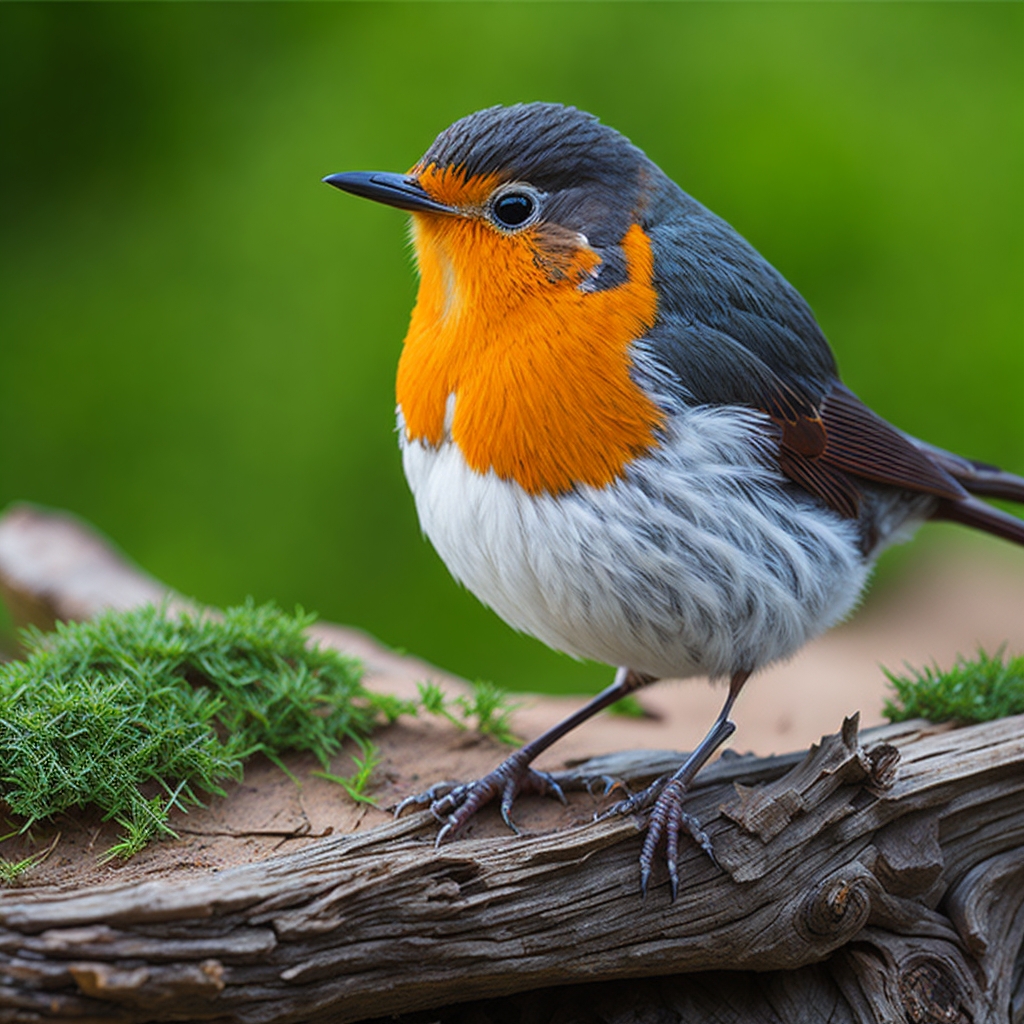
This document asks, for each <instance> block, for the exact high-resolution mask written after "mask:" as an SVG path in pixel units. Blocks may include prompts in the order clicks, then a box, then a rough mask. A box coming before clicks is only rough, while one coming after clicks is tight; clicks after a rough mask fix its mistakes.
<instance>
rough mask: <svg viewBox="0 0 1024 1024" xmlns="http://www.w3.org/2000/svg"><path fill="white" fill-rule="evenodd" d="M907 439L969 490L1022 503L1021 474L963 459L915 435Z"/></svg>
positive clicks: (1023, 478)
mask: <svg viewBox="0 0 1024 1024" xmlns="http://www.w3.org/2000/svg"><path fill="white" fill-rule="evenodd" d="M911 440H913V442H914V443H915V444H916V445H917V447H918V448H920V449H922V450H923V451H924V452H925V453H926V454H927V455H928V456H929V457H930V458H931V460H932V462H934V463H935V464H936V465H938V466H939V467H940V468H942V469H944V470H945V471H946V472H947V473H948V474H949V475H950V476H951V477H953V479H954V480H956V481H957V483H959V484H962V485H963V487H964V488H965V490H968V491H970V492H971V494H978V495H981V497H983V498H1002V499H1004V500H1005V501H1018V502H1021V503H1024V477H1019V476H1015V475H1014V474H1013V473H1007V472H1005V471H1004V470H1001V469H1000V468H999V467H998V466H990V465H988V464H987V463H984V462H975V461H974V460H973V459H965V458H963V456H960V455H954V454H953V453H952V452H947V451H943V450H942V449H941V448H936V447H935V446H934V445H930V444H926V443H925V442H924V441H919V440H918V439H917V438H916V437H915V438H911Z"/></svg>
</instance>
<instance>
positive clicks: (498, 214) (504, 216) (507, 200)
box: [491, 190, 537, 231]
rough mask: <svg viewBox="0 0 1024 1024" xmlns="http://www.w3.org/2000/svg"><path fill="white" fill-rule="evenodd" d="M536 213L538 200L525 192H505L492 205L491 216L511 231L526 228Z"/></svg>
mask: <svg viewBox="0 0 1024 1024" xmlns="http://www.w3.org/2000/svg"><path fill="white" fill-rule="evenodd" d="M536 212H537V200H536V198H535V197H534V196H532V195H531V194H530V193H529V192H525V191H518V190H517V191H514V192H503V193H502V194H501V195H500V196H498V198H497V199H495V200H494V202H493V203H491V216H492V217H493V218H494V220H495V221H496V222H497V223H498V225H499V226H500V227H503V228H506V229H507V230H510V231H514V230H516V229H517V228H521V227H524V226H525V225H526V224H527V223H528V222H530V221H531V220H532V219H533V215H534V214H535V213H536Z"/></svg>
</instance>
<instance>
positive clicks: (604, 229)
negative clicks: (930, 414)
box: [324, 103, 1024, 897]
mask: <svg viewBox="0 0 1024 1024" xmlns="http://www.w3.org/2000/svg"><path fill="white" fill-rule="evenodd" d="M324 181H326V182H327V183H328V184H330V185H333V186H335V187H336V188H339V189H342V190H343V191H345V192H351V193H354V194H355V195H358V196H363V197H365V198H368V199H373V200H376V201H377V202H381V203H385V204H387V205H389V206H394V207H398V208H399V209H401V210H407V211H409V212H410V213H411V214H412V238H413V244H414V247H415V252H416V259H417V263H418V265H419V272H420V284H419V294H418V296H417V299H416V305H415V308H414V309H413V312H412V318H411V322H410V325H409V331H408V334H407V335H406V338H405V345H404V348H403V351H402V355H401V359H400V361H399V365H398V380H397V400H398V411H397V415H398V436H399V443H400V446H401V450H402V460H403V465H404V468H405V474H406V477H407V479H408V481H409V486H410V487H411V489H412V492H413V495H414V497H415V501H416V509H417V512H418V514H419V519H420V523H421V525H422V527H423V530H424V532H425V533H426V534H427V536H428V537H429V538H430V540H431V541H432V543H433V544H434V547H435V548H436V549H437V551H438V553H439V554H440V556H441V558H442V559H443V560H444V562H445V564H446V565H447V566H448V568H449V570H450V571H451V573H452V575H453V576H455V578H456V579H457V580H459V581H460V582H461V583H463V584H464V585H465V586H466V587H468V588H469V589H470V590H471V591H472V592H473V593H474V594H475V595H476V596H477V597H478V598H480V600H481V601H483V602H484V603H485V604H487V605H489V606H490V607H491V608H493V609H494V610H495V611H496V612H497V613H498V614H499V615H500V616H501V617H502V618H503V619H505V621H506V622H508V623H509V624H510V625H511V626H513V627H514V628H516V629H519V630H522V631H524V632H526V633H529V634H531V635H533V636H535V637H537V638H538V639H540V640H542V641H544V643H546V644H548V645H549V646H550V647H553V648H555V649H556V650H559V651H564V652H566V653H567V654H570V655H573V656H576V657H580V658H590V659H593V660H596V661H601V662H605V663H607V664H609V665H613V666H618V671H617V673H616V675H615V680H614V682H613V684H612V685H611V686H609V687H608V688H607V689H606V690H604V691H603V692H602V693H600V694H599V695H598V696H597V697H595V698H594V699H593V700H592V701H591V702H590V703H589V704H587V705H586V706H585V707H584V708H582V709H581V710H579V711H578V712H576V713H575V714H573V715H571V716H570V717H569V718H567V719H566V720H565V721H563V722H561V723H560V724H559V725H557V726H555V727H554V728H552V729H550V730H549V731H548V732H546V733H544V734H543V735H542V736H540V737H538V738H537V739H535V740H533V741H532V742H530V743H527V744H526V745H525V746H524V747H522V748H521V749H519V750H517V751H516V752H515V753H513V754H512V755H511V756H509V757H508V758H506V760H505V761H504V762H502V764H500V765H499V766H498V767H497V768H495V769H494V771H492V772H490V773H489V774H488V775H486V776H484V777H483V778H481V779H479V780H477V781H474V782H468V783H463V784H457V785H456V784H452V783H441V784H439V785H438V786H435V787H433V788H432V789H430V790H428V791H427V792H426V793H423V794H418V795H416V796H414V797H410V798H409V799H408V800H406V801H403V803H402V804H401V805H400V808H399V809H401V807H404V806H407V805H408V804H410V803H429V805H430V807H431V809H432V810H433V812H434V814H435V816H436V817H437V818H438V820H439V821H442V822H443V827H442V828H441V829H440V831H439V833H438V836H437V842H438V844H440V843H441V842H443V841H444V840H445V839H448V838H450V837H452V836H454V835H455V834H456V833H458V832H459V830H460V829H462V828H463V827H464V826H465V825H466V823H467V822H468V821H469V820H470V818H471V817H472V816H473V815H474V814H475V813H476V811H477V810H479V808H480V807H482V806H483V805H485V804H486V803H488V802H489V801H491V800H495V799H499V800H500V804H501V811H502V815H503V817H504V819H505V821H506V823H507V824H508V825H509V826H510V827H511V828H514V827H515V826H514V825H513V824H512V821H511V817H510V812H511V808H512V804H513V801H514V799H515V798H516V796H517V795H518V794H520V793H523V792H534V793H539V794H544V795H551V796H554V797H557V798H559V799H562V800H564V795H563V793H562V789H561V787H560V785H559V782H558V779H557V778H555V777H554V776H552V775H550V774H547V773H545V772H542V771H537V770H535V769H534V768H532V767H530V763H531V762H532V761H533V759H534V758H535V757H536V756H537V755H538V754H540V753H541V751H543V750H545V749H546V748H547V747H549V746H550V745H551V744H552V743H554V742H555V741H556V740H557V739H559V738H560V737H562V736H564V735H565V734H566V733H567V732H569V730H571V729H573V728H575V727H576V726H577V725H579V724H580V723H581V722H583V721H584V720H586V719H587V718H589V717H590V716H591V715H593V714H595V713H596V712H598V711H600V710H601V709H602V708H606V707H608V705H610V704H612V703H614V702H615V701H617V700H619V699H620V698H621V697H624V696H625V695H626V694H629V693H632V692H633V691H635V690H637V689H638V688H640V687H642V686H647V685H648V684H650V683H653V682H654V681H656V680H658V679H661V678H685V677H688V676H708V677H709V678H710V679H712V680H716V679H727V680H728V694H727V696H726V699H725V703H724V706H723V707H722V711H721V714H720V715H719V716H718V718H717V720H716V721H715V723H714V724H713V725H712V727H711V729H710V730H709V731H708V733H707V735H706V736H705V738H704V739H703V740H702V741H701V743H700V744H699V746H698V747H697V749H696V750H694V752H693V753H692V754H690V755H689V757H687V758H686V760H685V762H684V763H683V764H682V765H681V766H680V768H679V770H678V771H676V772H675V774H674V775H672V776H670V777H668V778H667V779H660V780H658V781H657V782H656V783H654V784H653V785H652V786H651V787H649V788H648V789H647V790H644V791H643V792H642V793H638V794H636V795H634V796H632V797H630V798H628V799H626V800H623V801H621V802H620V803H619V804H617V805H616V807H615V808H614V809H613V810H615V811H621V812H623V813H625V812H633V811H636V810H640V809H648V808H649V809H650V815H649V819H648V825H647V835H646V837H645V841H644V845H643V850H642V853H641V856H640V868H641V888H642V890H643V891H646V889H647V885H648V880H649V878H650V874H651V869H652V865H653V863H654V859H655V855H656V852H657V849H658V846H659V843H660V842H661V841H662V840H664V843H665V847H666V859H667V865H668V871H669V877H670V884H671V888H672V894H673V897H674V895H675V892H676V888H677V885H678V877H677V868H676V858H677V852H678V844H679V839H680V837H681V835H683V834H684V833H688V834H689V835H690V836H691V837H692V838H693V839H694V840H695V841H696V842H698V843H699V844H700V845H701V846H702V847H703V848H704V849H705V850H707V851H708V852H709V853H711V852H712V847H711V843H710V841H709V839H708V836H707V835H706V834H705V832H704V831H703V829H702V828H701V827H700V824H699V823H698V822H697V821H696V820H695V819H694V818H693V817H691V816H690V815H689V814H687V813H686V811H685V810H684V809H683V797H684V794H685V793H686V791H687V788H688V787H689V786H690V784H691V783H692V781H693V779H694V776H695V775H696V774H697V772H698V771H699V770H700V768H701V767H702V766H703V765H704V764H705V763H706V762H707V760H708V759H709V758H710V757H711V755H712V754H713V753H714V751H715V750H716V749H717V748H718V747H719V746H720V745H721V744H722V743H723V742H724V741H725V740H726V739H727V738H728V737H729V736H730V735H731V734H732V732H733V731H734V729H735V726H734V725H733V723H732V722H730V721H729V713H730V710H731V708H732V706H733V703H734V701H735V700H736V698H737V696H738V695H739V693H740V690H741V689H742V687H743V685H744V684H745V683H746V681H747V679H748V678H749V677H750V676H751V674H752V673H754V672H756V671H758V670H759V669H761V668H763V667H765V666H766V665H769V664H771V663H772V662H775V661H778V660H779V659H782V658H787V657H789V656H790V655H792V654H793V653H794V652H795V651H796V650H798V649H799V648H800V647H801V646H802V645H803V644H805V643H807V641H808V640H810V639H812V638H813V637H815V636H817V635H819V634H820V633H822V632H823V631H824V630H826V629H828V628H829V627H830V626H832V625H834V624H835V623H837V622H838V621H840V620H841V619H843V618H844V617H845V616H846V615H847V614H849V612H850V611H851V610H852V609H853V608H854V606H855V605H856V604H857V601H858V599H859V597H860V594H861V592H862V590H863V589H864V586H865V583H866V582H867V579H868V576H869V574H870V572H871V567H872V564H873V562H874V561H875V559H876V558H877V557H878V555H879V553H880V552H881V551H882V550H884V549H885V548H886V547H888V546H889V545H890V544H892V543H894V542H896V541H899V540H904V539H906V538H908V537H909V535H910V534H911V533H912V532H913V531H914V529H915V528H916V527H917V526H919V525H920V524H921V523H923V522H924V521H926V520H931V519H945V520H953V521H955V522H959V523H965V524H967V525H969V526H973V527H976V528H978V529H981V530H984V531H986V532H989V533H993V534H996V535H997V536H1000V537H1003V538H1006V539H1007V540H1010V541H1015V542H1016V543H1019V544H1024V522H1022V521H1021V520H1019V519H1016V518H1015V517H1013V516H1011V515H1009V514H1008V513H1006V512H1003V511H1000V510H999V509H996V508H994V507H992V506H990V505H988V504H986V503H985V502H983V501H980V500H978V497H976V496H981V497H986V498H1004V499H1010V500H1012V501H1017V502H1021V501H1024V479H1022V478H1020V477H1017V476H1013V475H1011V474H1009V473H1004V472H1002V471H1000V470H998V469H996V468H995V467H992V466H988V465H984V464H982V463H979V462H973V461H970V460H968V459H964V458H961V457H959V456H957V455H953V454H950V453H949V452H945V451H942V450H941V449H938V448H934V447H932V446H931V445H928V444H925V443H924V442H922V441H918V440H917V439H915V438H913V437H910V436H909V435H907V434H904V433H903V432H901V431H900V430H897V429H896V428H895V427H893V426H890V425H889V424H888V423H887V422H886V421H885V420H883V419H881V418H880V417H879V416H877V415H876V414H875V413H874V412H872V411H871V410H870V409H869V408H868V407H867V406H865V405H864V404H863V403H862V402H861V401H860V400H859V399H858V398H857V396H856V395H855V394H854V393H853V392H852V391H850V390H849V389H848V388H846V387H845V386H844V385H843V384H842V383H841V381H840V379H839V375H838V370H837V368H836V363H835V359H834V357H833V354H832V351H831V349H830V348H829V345H828V342H827V341H826V340H825V337H824V335H823V334H822V332H821V329H820V328H819V326H818V324H817V323H816V321H815V319H814V315H813V314H812V312H811V310H810V308H809V307H808V305H807V303H806V302H805V301H804V300H803V298H802V297H801V296H800V295H799V294H798V293H797V291H796V290H795V289H794V288H793V287H792V285H790V284H789V283H788V282H787V281H786V280H785V279H784V278H783V277H782V275H781V274H779V273H778V271H776V270H775V269H774V268H773V267H772V266H770V265H769V264H768V263H767V261H766V260H764V259H763V258H762V257H761V256H760V255H759V254H758V253H757V252H756V251H755V250H754V249H753V248H752V247H751V246H750V245H749V244H748V243H747V242H746V241H745V240H744V239H743V238H741V237H740V235H739V234H737V233H736V232H735V231H734V230H733V229H732V228H731V227H730V226H729V225H728V224H726V223H725V222H724V221H723V220H721V219H720V218H718V217H716V216H715V215H714V214H713V213H711V212H710V211H708V210H707V209H705V208H704V207H703V206H701V205H700V203H698V202H697V201H696V200H694V199H692V198H691V197H690V196H689V195H687V194H686V193H685V192H683V190H682V189H680V188H679V186H678V185H676V184H675V183H674V182H673V181H672V180H671V179H669V178H668V176H667V175H665V174H664V173H663V172H662V171H661V170H660V168H658V167H657V166H656V165H655V164H654V163H652V162H651V161H650V160H649V159H648V158H647V156H645V154H644V153H643V152H641V151H640V150H639V149H638V148H637V147H635V146H634V145H632V144H631V143H630V142H629V140H628V139H626V138H625V137H624V136H622V135H620V134H619V133H618V132H616V131H614V130H613V129H611V128H608V127H606V126H605V125H602V124H601V123H600V122H599V121H598V120H597V119H596V118H595V117H593V116H592V115H590V114H586V113H583V112H582V111H579V110H576V109H574V108H572V107H565V106H561V105H558V104H551V103H529V104H520V105H516V106H511V107H492V108H490V109H487V110H481V111H478V112H477V113H474V114H470V115H469V116H468V117H465V118H463V119H462V120H460V121H457V122H455V124H453V125H451V126H450V127H449V128H446V129H445V130H444V131H443V132H442V133H441V134H440V135H439V136H438V137H437V139H436V140H435V141H434V143H433V144H432V145H431V146H430V148H429V149H428V150H427V152H426V154H425V155H424V157H423V158H422V160H420V161H419V163H417V164H416V165H415V166H414V167H413V168H412V170H411V171H409V173H408V174H392V173H379V172H361V171H360V172H350V173H343V174H333V175H330V176H329V177H327V178H325V179H324Z"/></svg>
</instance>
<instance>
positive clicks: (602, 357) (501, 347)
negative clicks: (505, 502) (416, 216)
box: [396, 228, 664, 495]
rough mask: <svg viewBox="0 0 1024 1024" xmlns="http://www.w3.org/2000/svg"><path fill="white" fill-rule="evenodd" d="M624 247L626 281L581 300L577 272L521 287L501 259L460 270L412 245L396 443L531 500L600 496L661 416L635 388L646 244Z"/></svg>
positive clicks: (459, 263)
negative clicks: (433, 450)
mask: <svg viewBox="0 0 1024 1024" xmlns="http://www.w3.org/2000/svg"><path fill="white" fill-rule="evenodd" d="M627 243H628V245H629V246H631V247H632V250H635V251H633V252H632V257H631V258H632V262H631V264H630V266H631V268H632V276H631V277H630V278H629V280H627V281H626V282H624V283H623V284H621V285H619V286H618V287H616V288H612V289H608V290H606V291H603V292H586V291H583V290H581V289H580V287H579V286H578V282H577V277H578V275H575V274H567V275H566V276H565V277H564V279H562V280H559V281H547V280H544V281H543V282H542V283H540V284H538V282H536V281H530V282H525V283H524V281H523V279H522V278H523V275H522V274H521V273H520V270H519V268H518V267H517V265H516V264H515V262H514V261H510V259H509V257H508V253H507V252H504V251H502V250H496V251H495V252H494V253H491V254H490V255H488V253H486V252H484V253H482V254H479V255H478V256H477V258H476V259H475V260H474V261H473V262H472V263H470V262H468V261H466V260H456V259H455V258H454V257H453V255H452V251H451V245H450V244H445V243H444V240H443V239H442V240H441V241H438V240H436V239H433V238H432V237H430V236H426V237H418V238H417V254H418V259H419V265H420V272H421V279H420V290H419V294H418V297H417V302H416V307H415V309H414V311H413V315H412V320H411V323H410V327H409V332H408V334H407V336H406V339H405V345H404V348H403V351H402V357H401V360H400V362H399V368H398V380H397V385H396V391H397V399H398V405H399V407H400V409H401V411H402V416H403V421H404V428H403V429H404V431H405V439H406V440H407V441H419V442H422V443H424V444H426V445H428V446H431V447H437V446H439V445H441V444H442V443H444V442H446V441H451V442H452V443H453V444H454V445H456V446H457V447H458V449H459V451H460V453H461V455H462V457H463V459H464V460H465V462H466V464H467V465H468V466H469V467H470V468H471V469H472V470H474V471H476V472H477V473H480V474H486V473H489V472H493V473H494V474H496V476H497V477H498V478H499V479H500V480H503V481H509V482H514V483H516V484H518V485H519V486H520V487H521V488H522V489H523V490H524V491H526V492H527V493H528V494H531V495H540V494H562V493H566V492H568V491H570V490H571V489H572V488H573V487H576V486H580V485H588V486H592V487H603V486H605V485H606V484H608V483H610V482H611V481H612V480H614V479H616V478H617V477H619V476H620V475H621V474H622V471H623V469H624V467H625V466H626V465H627V464H628V463H629V462H630V461H632V460H633V459H635V458H637V457H638V456H641V455H642V454H643V453H645V452H647V451H648V450H650V449H651V448H652V447H654V446H655V445H656V444H657V431H658V429H659V428H660V426H661V425H662V423H663V418H664V417H663V413H662V412H661V410H660V409H659V408H658V406H657V405H656V404H655V402H654V401H653V400H652V399H651V397H650V396H649V395H647V394H646V393H645V392H644V391H643V390H642V389H641V388H640V387H638V386H637V384H636V383H635V381H634V380H633V377H632V375H631V346H632V343H633V342H634V341H635V340H636V339H637V338H639V337H642V336H643V334H644V333H645V332H646V331H647V330H648V329H649V327H650V325H651V324H652V323H653V322H654V319H655V314H656V307H657V301H656V297H655V294H654V291H653V288H652V287H651V284H650V250H649V243H648V241H647V239H646V236H644V235H643V232H642V231H640V230H639V228H637V229H636V235H635V237H633V238H627ZM483 244H484V241H479V242H478V247H479V246H481V245H483ZM481 268H484V269H483V270H482V269H481ZM517 275H518V276H517ZM527 285H528V286H527ZM453 403H454V404H453Z"/></svg>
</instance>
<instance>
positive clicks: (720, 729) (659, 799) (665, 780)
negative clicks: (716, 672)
mask: <svg viewBox="0 0 1024 1024" xmlns="http://www.w3.org/2000/svg"><path fill="white" fill-rule="evenodd" d="M749 678H750V672H749V671H744V672H736V673H735V674H734V675H733V677H732V679H731V680H730V681H729V694H728V696H727V697H726V698H725V704H724V705H723V706H722V710H721V711H720V712H719V715H718V718H716V719H715V723H714V725H712V726H711V728H710V729H709V730H708V732H707V735H706V736H705V737H704V739H702V740H701V741H700V743H699V744H697V749H696V750H694V752H693V753H692V754H690V756H689V757H688V758H687V759H686V760H685V761H684V762H683V763H682V765H680V767H679V769H678V770H677V771H676V772H675V773H674V774H673V775H670V776H668V777H665V776H662V777H661V778H660V779H657V780H656V781H655V782H652V783H651V785H650V786H648V787H647V789H645V790H643V791H642V792H640V793H637V794H635V795H634V796H631V797H629V798H628V799H626V800H623V801H622V802H621V803H618V804H616V805H615V806H614V807H613V808H612V809H611V811H610V812H608V813H613V814H614V813H618V814H629V813H631V812H633V811H638V810H642V809H643V808H645V807H649V806H650V805H651V804H652V803H653V804H654V809H653V810H652V811H651V817H650V820H649V821H648V822H647V837H646V839H645V840H644V847H643V850H642V851H641V852H640V890H641V892H643V894H644V895H647V883H648V881H649V880H650V877H651V867H652V865H653V864H654V853H655V850H656V849H657V847H658V843H659V841H660V840H661V837H662V835H664V836H665V857H666V860H667V861H668V876H669V883H670V885H671V887H672V899H673V900H674V899H675V898H676V893H677V891H678V889H679V871H678V867H677V864H676V861H677V857H678V854H679V834H680V832H682V831H683V829H686V831H687V832H688V833H689V835H690V836H691V838H692V839H693V840H694V842H696V843H697V845H698V846H700V847H701V849H703V850H704V852H705V853H707V855H708V856H709V857H710V858H711V859H712V860H714V859H715V853H714V850H713V848H712V846H711V839H710V838H709V837H708V834H707V833H706V832H705V831H704V829H702V828H701V826H700V822H699V821H697V819H696V818H695V817H693V815H692V814H687V813H686V811H684V810H683V796H684V795H685V794H686V791H687V789H689V787H690V784H691V783H692V782H693V780H694V778H695V777H696V775H697V773H698V772H699V771H700V770H701V768H703V767H704V765H705V764H707V762H708V760H709V759H710V757H711V755H712V754H714V752H715V751H716V750H717V749H718V748H719V747H720V746H721V745H722V744H723V743H724V742H725V741H726V740H727V739H728V738H729V737H730V736H731V735H732V734H733V733H734V732H735V731H736V726H735V724H734V723H733V722H730V721H729V712H730V711H732V706H733V704H734V703H735V701H736V698H737V696H739V692H740V690H742V689H743V684H744V683H745V682H746V681H747V680H748V679H749Z"/></svg>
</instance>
